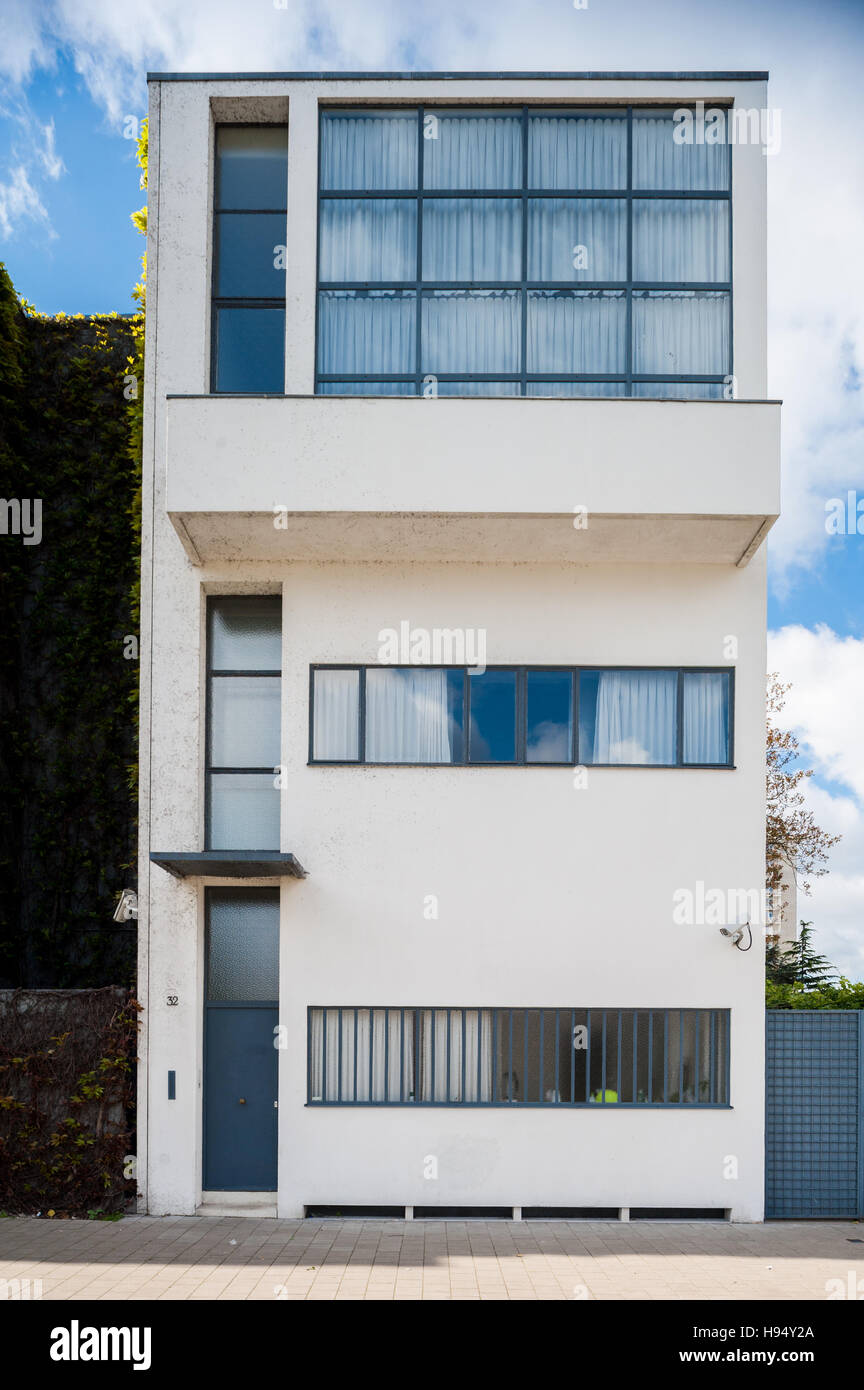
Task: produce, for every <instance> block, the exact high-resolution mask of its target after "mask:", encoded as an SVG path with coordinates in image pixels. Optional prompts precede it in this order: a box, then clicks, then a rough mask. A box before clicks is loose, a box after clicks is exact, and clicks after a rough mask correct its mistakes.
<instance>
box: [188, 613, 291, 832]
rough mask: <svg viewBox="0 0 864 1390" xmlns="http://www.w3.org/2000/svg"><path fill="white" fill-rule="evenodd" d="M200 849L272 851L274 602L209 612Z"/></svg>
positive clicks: (277, 627) (277, 638) (275, 824)
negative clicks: (204, 804)
mask: <svg viewBox="0 0 864 1390" xmlns="http://www.w3.org/2000/svg"><path fill="white" fill-rule="evenodd" d="M208 619H209V621H208V643H207V654H208V662H207V665H208V671H207V771H206V777H207V789H206V790H207V848H208V849H278V848H279V791H278V789H277V785H276V782H277V774H278V765H279V751H280V750H279V734H280V698H281V686H282V677H281V671H282V655H281V642H282V621H281V600H280V599H279V598H270V597H266V598H264V597H262V598H245V597H244V598H213V599H211V600H210V602H209V606H208Z"/></svg>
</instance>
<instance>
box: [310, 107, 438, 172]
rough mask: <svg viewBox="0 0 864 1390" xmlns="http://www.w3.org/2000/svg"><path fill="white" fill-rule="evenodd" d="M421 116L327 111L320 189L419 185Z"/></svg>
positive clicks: (322, 142)
mask: <svg viewBox="0 0 864 1390" xmlns="http://www.w3.org/2000/svg"><path fill="white" fill-rule="evenodd" d="M416 186H417V116H416V114H415V113H414V112H392V113H388V114H387V115H384V114H378V113H377V112H376V113H374V114H373V113H370V114H369V115H366V114H364V115H362V116H358V115H353V114H352V115H350V116H347V115H346V116H341V115H337V114H335V113H328V114H325V116H324V118H323V121H322V123H321V187H322V188H323V189H330V190H338V189H341V188H346V189H351V190H352V192H359V191H360V190H361V189H366V188H368V189H373V190H379V189H383V188H416Z"/></svg>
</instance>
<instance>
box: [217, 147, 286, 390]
mask: <svg viewBox="0 0 864 1390" xmlns="http://www.w3.org/2000/svg"><path fill="white" fill-rule="evenodd" d="M274 126H275V127H276V128H278V129H280V130H281V129H284V130H285V131H286V132H287V130H288V125H287V123H286V122H284V121H218V122H217V123H216V125H215V126H214V133H213V196H212V199H211V206H210V394H211V395H213V396H237V395H241V396H257V395H262V396H263V395H266V396H272V395H277V396H284V394H285V348H284V341H283V348H282V390H281V391H275V392H274V391H239V392H238V391H229V390H224V389H220V388H219V386H218V385H217V348H218V341H217V330H216V324H217V320H218V317H219V310H220V309H281V310H282V337H283V340H284V337H285V323H286V314H287V300H288V285H287V276H288V271H287V269H286V270H285V273H284V276H283V293H282V295H281V297H279V296H262V295H245V296H242V295H241V296H238V295H219V294H217V292H216V291H217V285H218V283H219V259H218V255H219V253H218V238H217V234H216V228H217V225H218V219H219V217H220V216H224V215H225V214H226V213H230V214H232V215H233V216H237V217H255V216H258V215H259V214H262V213H263V214H268V215H270V216H275V215H280V216H282V217H283V218H284V219H285V237H286V243H287V236H288V207H287V193H286V206H285V207H284V208H222V207H220V205H219V195H220V188H219V155H218V140H219V132H220V131H221V130H270V129H272V128H273V127H274ZM285 159H286V163H287V159H288V153H287V145H286V153H285Z"/></svg>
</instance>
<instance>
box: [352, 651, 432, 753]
mask: <svg viewBox="0 0 864 1390" xmlns="http://www.w3.org/2000/svg"><path fill="white" fill-rule="evenodd" d="M366 761H367V762H370V763H449V762H451V761H452V748H451V743H450V730H449V720H448V715H447V672H446V671H439V670H432V669H430V670H409V669H405V668H403V669H397V668H388V667H384V668H382V669H380V670H370V671H367V672H366Z"/></svg>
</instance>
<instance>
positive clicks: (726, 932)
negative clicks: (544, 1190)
mask: <svg viewBox="0 0 864 1390" xmlns="http://www.w3.org/2000/svg"><path fill="white" fill-rule="evenodd" d="M745 931H746V933H747V936H748V941H747V945H746V946H742V945H741V942H742V941H743V939H744V933H745ZM720 935H721V936H726V937H728V938H729V940H730V941H731V942H732V945H733V946H734V947H735V949H736V950H737V951H749V950H750V947H751V946H752V945H753V933H752V931H751V930H750V923H749V922H745V924H744V926H743V927H734V928H730V927H721V928H720Z"/></svg>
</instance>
